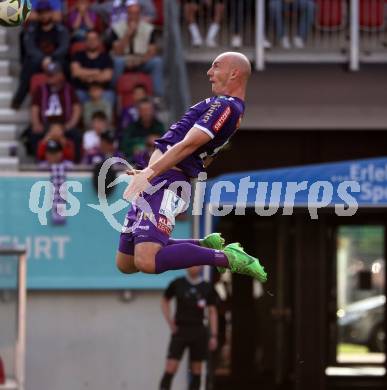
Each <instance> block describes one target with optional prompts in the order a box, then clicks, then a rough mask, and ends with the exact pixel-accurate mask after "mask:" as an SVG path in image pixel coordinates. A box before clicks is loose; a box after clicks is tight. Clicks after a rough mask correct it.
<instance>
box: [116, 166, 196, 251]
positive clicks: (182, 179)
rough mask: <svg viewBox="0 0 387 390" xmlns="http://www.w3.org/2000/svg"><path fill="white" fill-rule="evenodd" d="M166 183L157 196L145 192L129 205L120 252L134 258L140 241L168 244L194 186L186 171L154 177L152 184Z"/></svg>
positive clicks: (174, 171) (121, 237) (171, 170)
mask: <svg viewBox="0 0 387 390" xmlns="http://www.w3.org/2000/svg"><path fill="white" fill-rule="evenodd" d="M164 181H165V183H163V185H162V187H161V188H159V189H158V190H157V191H156V192H155V193H153V194H151V195H150V194H148V193H145V194H144V195H143V196H142V197H141V198H139V199H137V200H136V202H135V203H134V204H132V205H131V206H130V208H129V211H128V213H127V215H126V218H125V222H124V227H123V229H122V232H121V235H120V243H119V247H118V250H119V251H120V252H122V253H125V254H127V255H133V254H134V246H135V245H136V244H138V243H140V242H156V243H159V244H161V245H162V246H165V245H167V243H168V240H169V236H170V235H171V233H172V230H173V228H174V226H175V217H176V216H177V215H178V214H180V213H182V212H183V211H185V210H186V209H187V207H188V205H189V199H190V195H191V184H190V181H189V178H188V177H187V176H186V175H185V174H184V173H183V172H180V171H176V170H173V169H170V170H169V171H167V172H165V173H163V174H162V175H160V176H157V177H156V178H154V179H153V180H152V181H151V184H152V185H153V186H157V185H159V184H160V183H162V182H164Z"/></svg>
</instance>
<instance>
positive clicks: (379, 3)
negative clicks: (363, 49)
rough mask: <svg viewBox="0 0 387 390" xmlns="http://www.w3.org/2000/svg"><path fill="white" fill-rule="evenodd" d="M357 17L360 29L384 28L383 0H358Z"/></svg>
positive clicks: (374, 29)
mask: <svg viewBox="0 0 387 390" xmlns="http://www.w3.org/2000/svg"><path fill="white" fill-rule="evenodd" d="M359 19H360V20H359V23H360V28H361V29H362V30H365V31H378V30H382V29H383V28H384V0H360V3H359Z"/></svg>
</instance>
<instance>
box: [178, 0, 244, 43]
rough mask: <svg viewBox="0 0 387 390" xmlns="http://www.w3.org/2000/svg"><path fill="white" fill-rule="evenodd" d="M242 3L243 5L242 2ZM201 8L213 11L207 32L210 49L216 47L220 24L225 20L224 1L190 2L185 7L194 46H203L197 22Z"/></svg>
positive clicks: (205, 0)
mask: <svg viewBox="0 0 387 390" xmlns="http://www.w3.org/2000/svg"><path fill="white" fill-rule="evenodd" d="M240 3H242V2H241V1H240ZM199 6H204V7H206V8H207V10H209V12H211V9H213V19H212V22H211V24H210V26H209V28H208V31H207V37H206V45H207V46H208V47H216V46H217V42H216V36H217V35H218V32H219V30H220V23H221V21H222V18H223V13H224V4H223V1H222V0H196V1H193V0H189V1H187V3H186V4H185V5H184V15H185V19H186V21H187V23H188V30H189V32H190V34H191V42H192V45H193V46H201V45H202V44H203V38H202V35H201V33H200V30H199V26H198V24H197V22H196V18H197V14H198V11H199Z"/></svg>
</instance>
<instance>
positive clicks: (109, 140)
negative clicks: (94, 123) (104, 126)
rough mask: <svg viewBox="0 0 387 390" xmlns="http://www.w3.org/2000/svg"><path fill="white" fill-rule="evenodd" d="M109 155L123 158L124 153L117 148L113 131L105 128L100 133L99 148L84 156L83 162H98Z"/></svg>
mask: <svg viewBox="0 0 387 390" xmlns="http://www.w3.org/2000/svg"><path fill="white" fill-rule="evenodd" d="M110 157H120V158H124V155H123V154H122V153H121V152H120V151H119V150H118V149H117V141H116V139H115V136H114V132H113V131H111V130H106V131H104V132H103V133H102V134H101V135H100V144H99V149H98V150H95V151H94V153H92V154H87V155H86V156H85V157H84V160H83V163H84V164H87V165H95V164H99V163H101V162H103V161H105V160H106V159H108V158H110Z"/></svg>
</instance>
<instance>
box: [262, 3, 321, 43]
mask: <svg viewBox="0 0 387 390" xmlns="http://www.w3.org/2000/svg"><path fill="white" fill-rule="evenodd" d="M315 8H316V4H315V1H314V0H269V11H270V18H271V20H272V21H273V22H272V23H273V24H274V29H275V33H276V38H277V40H279V41H280V43H281V46H282V47H283V48H284V49H290V48H291V42H290V39H289V36H288V35H287V34H286V33H285V22H284V13H289V12H290V11H294V12H295V13H296V14H297V15H296V16H295V17H292V21H294V23H297V35H296V36H295V37H294V38H293V45H294V47H295V48H297V49H302V48H303V47H304V46H305V41H306V39H307V36H308V33H309V31H310V29H311V27H312V24H313V21H314V13H315ZM288 29H289V30H290V29H291V26H289V27H288Z"/></svg>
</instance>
